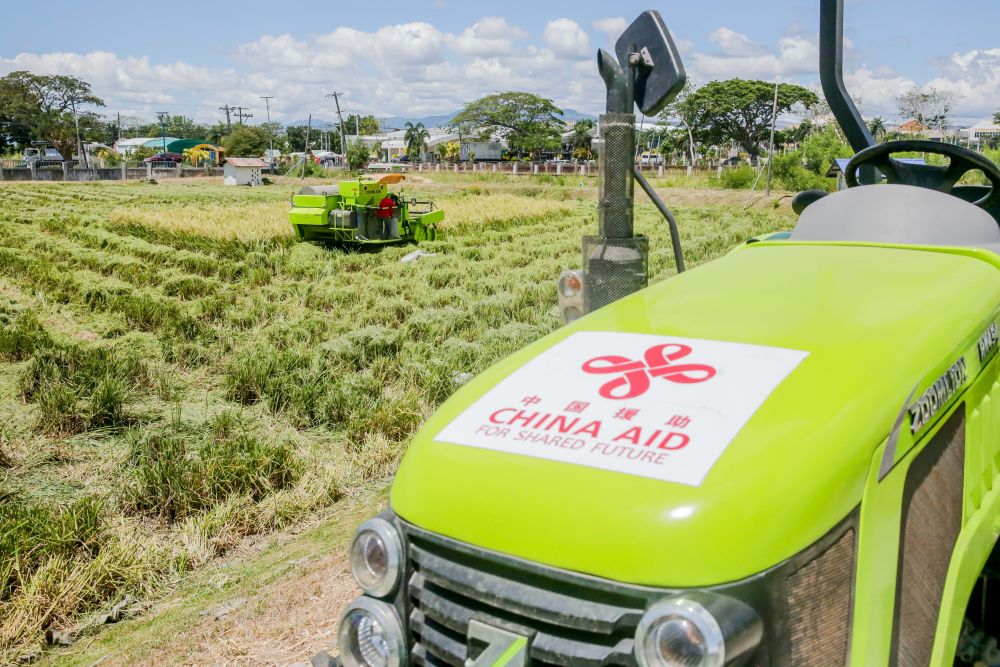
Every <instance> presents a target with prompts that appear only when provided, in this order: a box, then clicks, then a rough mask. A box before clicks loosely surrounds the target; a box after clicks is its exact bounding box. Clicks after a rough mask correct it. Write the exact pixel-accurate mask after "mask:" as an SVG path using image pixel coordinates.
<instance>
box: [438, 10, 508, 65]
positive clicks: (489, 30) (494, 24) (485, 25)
mask: <svg viewBox="0 0 1000 667" xmlns="http://www.w3.org/2000/svg"><path fill="white" fill-rule="evenodd" d="M526 36H527V33H526V32H525V31H524V30H522V29H521V28H518V27H517V26H514V25H511V24H509V23H507V19H504V18H500V17H497V16H488V17H486V18H484V19H480V20H479V21H477V22H476V23H473V24H472V25H471V26H469V27H468V28H466V29H465V30H463V31H462V32H461V33H460V34H458V35H448V36H447V37H446V41H447V43H448V45H449V46H450V47H451V48H452V49H453V50H454V51H455V52H456V53H458V54H461V55H464V56H474V57H489V56H500V55H507V54H508V53H510V52H511V51H512V50H513V48H514V40H517V39H521V38H523V37H526Z"/></svg>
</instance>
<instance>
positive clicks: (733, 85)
mask: <svg viewBox="0 0 1000 667" xmlns="http://www.w3.org/2000/svg"><path fill="white" fill-rule="evenodd" d="M818 101H819V97H818V96H817V95H816V93H814V92H813V91H811V90H809V89H808V88H803V87H802V86H797V85H795V84H791V83H782V84H780V85H779V86H778V114H779V115H780V114H783V113H787V112H788V111H790V110H791V109H793V108H795V107H797V106H801V107H803V108H806V109H808V108H809V107H811V106H812V105H814V104H816V103H817V102H818ZM773 102H774V84H772V83H768V82H767V81H750V80H746V79H729V80H728V81H713V82H711V83H708V84H706V85H704V86H702V87H701V88H699V89H697V90H695V91H694V92H693V93H691V94H690V95H689V96H688V98H687V100H686V102H685V111H686V112H689V113H690V116H689V118H690V120H691V122H690V126H691V127H692V131H693V133H694V135H695V138H696V139H698V140H699V141H701V142H705V143H711V144H721V143H724V142H726V141H730V140H732V141H735V142H737V143H738V144H739V145H740V146H742V147H743V149H744V150H745V151H746V152H747V153H749V154H750V155H753V156H756V155H758V154H760V145H761V143H763V142H764V141H765V140H766V139H767V136H768V133H769V132H770V128H771V107H772V104H773Z"/></svg>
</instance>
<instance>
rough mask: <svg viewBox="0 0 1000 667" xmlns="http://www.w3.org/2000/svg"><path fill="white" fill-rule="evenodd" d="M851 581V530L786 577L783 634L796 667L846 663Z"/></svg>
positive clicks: (852, 550) (852, 547) (852, 531)
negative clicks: (786, 610)
mask: <svg viewBox="0 0 1000 667" xmlns="http://www.w3.org/2000/svg"><path fill="white" fill-rule="evenodd" d="M853 582H854V530H853V529H851V530H848V531H847V532H845V533H844V534H843V535H842V536H841V537H840V538H839V539H838V540H837V541H836V542H834V543H833V544H832V545H830V547H829V548H827V549H826V551H824V552H823V553H822V554H820V555H819V556H817V557H816V558H815V559H814V560H811V561H809V562H808V563H806V564H805V565H803V566H802V568H801V569H799V570H798V571H797V572H795V573H794V574H792V575H791V576H790V577H789V578H788V583H787V594H788V631H789V641H790V644H791V663H790V664H792V665H794V666H795V667H830V666H831V665H844V664H846V663H847V639H848V632H849V630H850V622H851V590H852V588H853Z"/></svg>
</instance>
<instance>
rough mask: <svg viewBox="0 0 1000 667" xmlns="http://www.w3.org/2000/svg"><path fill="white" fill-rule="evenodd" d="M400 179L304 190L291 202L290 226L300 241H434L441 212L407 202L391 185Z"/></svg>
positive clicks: (391, 177) (393, 177)
mask: <svg viewBox="0 0 1000 667" xmlns="http://www.w3.org/2000/svg"><path fill="white" fill-rule="evenodd" d="M405 178H406V177H405V176H404V175H403V174H387V175H385V176H383V177H381V178H379V179H378V180H371V179H365V178H359V179H357V180H352V181H340V182H339V183H337V184H336V185H318V186H317V185H310V186H305V187H303V188H302V189H301V190H299V193H298V194H296V195H294V196H293V197H292V209H291V211H290V212H289V214H288V218H289V222H291V225H292V227H293V228H294V229H295V233H296V235H297V236H298V237H299V239H301V240H303V241H311V242H314V243H321V244H328V245H339V246H367V245H376V246H377V245H386V244H392V243H406V242H418V241H433V240H434V239H435V238H436V237H437V225H438V223H439V222H441V221H442V220H444V211H442V210H440V209H438V208H436V207H435V205H434V202H432V201H425V200H418V199H416V198H409V199H407V198H406V197H405V196H404V195H403V194H401V193H399V192H393V191H392V190H390V186H392V185H396V184H398V183H401V182H402V181H403V180H404V179H405Z"/></svg>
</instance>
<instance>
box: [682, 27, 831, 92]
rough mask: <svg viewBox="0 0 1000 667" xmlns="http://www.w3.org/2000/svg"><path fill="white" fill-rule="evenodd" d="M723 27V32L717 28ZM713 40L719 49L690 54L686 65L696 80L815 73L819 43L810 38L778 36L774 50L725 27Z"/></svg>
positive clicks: (770, 77) (718, 31) (759, 77)
mask: <svg viewBox="0 0 1000 667" xmlns="http://www.w3.org/2000/svg"><path fill="white" fill-rule="evenodd" d="M720 31H724V32H720ZM712 35H713V41H714V42H715V43H716V44H719V45H720V47H721V48H722V52H721V53H701V52H696V53H694V54H692V56H691V58H690V61H691V65H690V67H689V69H690V70H691V73H692V74H693V75H694V76H695V78H696V79H698V80H699V81H712V80H716V79H728V78H732V77H742V78H753V79H774V78H775V77H784V78H788V77H796V76H802V75H808V74H816V72H817V70H818V62H819V47H818V45H817V44H816V42H815V41H814V40H810V39H806V38H805V37H801V36H792V37H782V38H781V39H780V40H779V41H778V50H777V53H775V52H773V51H772V50H771V49H769V48H767V47H764V46H762V45H760V44H756V43H754V42H752V41H751V40H750V39H748V38H747V37H746V35H741V34H739V33H735V32H733V31H731V30H727V29H725V28H720V29H719V30H716V31H715V32H714V33H712Z"/></svg>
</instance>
